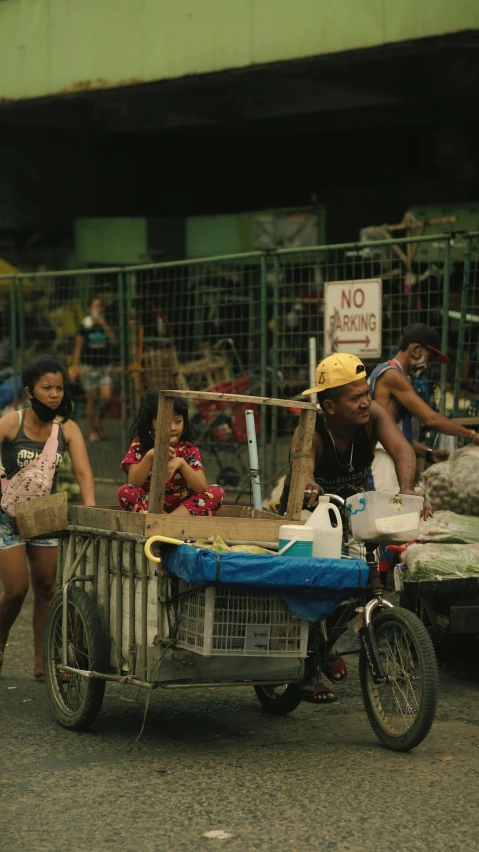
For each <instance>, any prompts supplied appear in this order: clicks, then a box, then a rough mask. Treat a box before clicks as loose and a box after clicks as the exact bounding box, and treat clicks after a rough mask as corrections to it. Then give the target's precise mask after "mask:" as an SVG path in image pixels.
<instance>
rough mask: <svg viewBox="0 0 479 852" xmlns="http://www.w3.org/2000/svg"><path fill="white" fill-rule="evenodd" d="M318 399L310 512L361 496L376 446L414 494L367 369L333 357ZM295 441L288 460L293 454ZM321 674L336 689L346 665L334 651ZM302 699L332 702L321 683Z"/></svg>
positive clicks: (319, 379)
mask: <svg viewBox="0 0 479 852" xmlns="http://www.w3.org/2000/svg"><path fill="white" fill-rule="evenodd" d="M311 393H317V394H318V403H319V407H320V411H319V412H318V414H317V416H316V428H315V432H314V435H313V443H312V448H311V452H310V456H309V464H308V471H307V476H306V486H305V492H304V496H305V505H306V506H307V508H308V509H312V508H313V507H314V506H315V505H316V503H317V498H318V494H320V493H322V492H323V491H324V492H326V493H327V494H337V495H339V496H340V497H343V498H346V497H349V496H351V494H353V493H355V492H357V491H362V490H363V489H364V488H365V486H366V482H367V479H368V476H369V473H370V470H371V464H372V461H373V459H374V450H375V447H376V444H377V442H378V441H380V442H381V444H382V445H383V447H384V448H385V449H386V451H387V452H388V453H390V455H391V457H392V459H393V461H394V466H395V469H396V474H397V478H398V480H399V485H400V491H401V493H402V494H414V480H415V476H416V455H415V453H414V450H413V448H412V446H411V445H410V444H409V443H408V441H407V440H406V438H405V437H404V435H403V434H402V432H401V430H400V428H399V427H398V426H397V424H396V423H395V421H394V419H393V418H392V417H391V415H390V414H389V412H388V411H387V410H386V409H385V408H383V407H382V406H381V405H378V404H377V403H376V402H372V401H371V396H370V393H369V385H368V382H367V379H366V368H365V366H364V364H363V363H362V361H360V360H359V358H356V356H355V355H347V354H343V353H336V354H334V355H329V356H328V358H325V359H324V361H321V363H320V364H318V366H317V368H316V385H315V387H314V388H308V390H305V391H303V394H305V395H306V394H311ZM296 436H297V432H295V434H294V435H293V440H292V444H291V457H292V456H293V455H294V453H295V450H296ZM289 486H290V477H287V478H286V481H285V484H284V489H283V494H282V496H281V502H280V512H281V513H283V514H284V512H285V511H286V505H287V502H288V494H289ZM323 671H324V674H325V675H326V676H327V677H328V678H329V679H330V680H331V681H332V682H333V683H338V682H340V681H341V680H344V678H345V677H346V666H345V663H344V660H343V658H342V657H341V656H339V654H337V653H336V652H335V651H334V650H333V652H332V653H331V654H330V657H329V658H328V660H327V662H326V664H325V665H324V666H323ZM303 699H304V700H307V701H312V702H313V703H316V704H326V703H329V702H331V701H335V700H336V696H335V695H334V693H333V692H332V691H331V690H330V689H329V688H328V687H326V686H325V685H324V684H323V683H322V682H321V681H319V682H318V681H316V682H313V683H311V684H309V685H305V688H304V689H303Z"/></svg>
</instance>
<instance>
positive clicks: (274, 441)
mask: <svg viewBox="0 0 479 852" xmlns="http://www.w3.org/2000/svg"><path fill="white" fill-rule="evenodd" d="M279 294H280V267H279V259H278V256H277V255H275V257H274V266H273V335H272V338H273V339H272V352H271V357H272V367H273V377H272V388H271V393H272V394H273V397H274V398H275V399H278V378H279ZM270 446H271V456H272V457H271V466H270V470H269V471H268V476H267V479H271V478H272V477H273V476H274V474H275V470H276V469H277V456H278V408H277V406H276V405H274V406H273V408H272V409H271V437H270Z"/></svg>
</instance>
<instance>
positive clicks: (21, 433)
mask: <svg viewBox="0 0 479 852" xmlns="http://www.w3.org/2000/svg"><path fill="white" fill-rule="evenodd" d="M22 379H23V386H24V389H25V393H26V395H27V397H28V398H29V400H30V402H31V406H29V407H27V408H26V409H25V411H24V412H23V414H22V417H21V419H20V420H19V418H18V413H17V412H16V411H13V412H11V413H10V414H6V415H5V417H2V418H1V419H0V445H1V447H2V462H3V466H4V468H5V472H6V476H7V479H12V477H13V476H14V475H15V473H16V472H17V471H18V470H19V469H20V468H24V467H27V466H28V464H29V463H30V462H31V461H33V459H35V458H36V457H38V456H39V455H40V453H41V452H42V450H43V447H44V446H45V442H46V441H47V439H48V438H49V437H50V434H51V431H52V422H53V420H54V419H55V417H58V418H59V419H61V421H62V422H61V426H60V428H59V430H58V449H57V459H56V466H57V467H58V466H59V465H60V463H61V460H62V457H63V453H64V451H65V449H66V448H68V451H69V453H70V456H71V460H72V465H73V471H74V473H75V476H76V479H77V481H78V484H79V486H80V492H81V495H82V498H83V502H84V503H85V504H86V505H90V506H93V505H95V484H94V481H93V474H92V471H91V467H90V462H89V460H88V453H87V449H86V446H85V441H84V440H83V436H82V434H81V432H80V429H79V428H78V426H77V425H76V424H75V423H73V422H72V420H71V419H70V416H71V409H72V405H71V399H70V397H69V395H68V393H67V391H66V390H65V376H64V374H63V370H62V367H61V365H60V364H59V363H58V361H55V360H54V359H53V358H50V356H45V357H44V358H40V360H39V361H37V362H35V363H34V364H31V365H30V366H29V367H27V368H26V369H25V371H24V373H23V376H22ZM32 499H35V498H34V497H33V498H32ZM57 551H58V548H57V541H56V539H53V538H51V539H29V540H28V541H24V540H23V539H22V538H21V537H20V536H19V535H18V532H17V530H16V528H15V523H14V519H13V518H12V517H11V516H10V515H9V514H8V513H7V512H5V511H4V510H3V509H0V581H1V583H2V586H3V594H2V595H0V671H1V669H2V665H3V656H4V651H5V645H6V643H7V639H8V634H9V631H10V628H11V627H12V625H13V623H14V622H15V619H16V618H17V616H18V614H19V612H20V610H21V608H22V604H23V601H24V598H25V595H26V593H27V591H28V584H29V571H28V564H27V557H28V563H29V565H30V576H31V581H32V589H33V596H34V608H33V639H34V653H35V662H34V669H33V671H34V677H35V679H36V680H38V681H43V672H42V640H43V631H44V628H45V618H46V614H47V609H48V605H49V603H50V600H51V598H52V597H53V594H54V590H55V580H56V571H57V555H58V554H57Z"/></svg>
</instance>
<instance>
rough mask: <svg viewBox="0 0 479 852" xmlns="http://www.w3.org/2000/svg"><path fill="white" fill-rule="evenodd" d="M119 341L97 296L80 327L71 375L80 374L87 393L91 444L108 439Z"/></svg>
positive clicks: (87, 414)
mask: <svg viewBox="0 0 479 852" xmlns="http://www.w3.org/2000/svg"><path fill="white" fill-rule="evenodd" d="M116 343H117V339H116V334H115V332H114V331H113V329H112V328H110V326H109V325H108V323H107V321H106V319H105V317H104V305H103V302H102V300H101V299H99V298H95V299H93V300H92V301H91V303H90V305H89V308H88V314H87V316H86V317H85V319H84V320H83V322H82V324H81V326H80V328H79V329H78V332H77V336H76V342H75V351H74V353H73V363H72V374H73V375H75V374H77V375H80V378H81V383H82V385H83V389H84V391H85V394H86V416H87V421H88V440H89V441H90V442H92V443H93V442H96V441H101V440H103V439H104V438H106V434H105V431H104V429H103V425H102V421H103V418H104V417H105V414H106V412H107V410H108V406H109V403H110V400H111V392H112V382H111V347H112V346H115V345H116ZM98 395H99V396H100V404H99V408H98V413H96V412H95V407H96V404H97V400H98Z"/></svg>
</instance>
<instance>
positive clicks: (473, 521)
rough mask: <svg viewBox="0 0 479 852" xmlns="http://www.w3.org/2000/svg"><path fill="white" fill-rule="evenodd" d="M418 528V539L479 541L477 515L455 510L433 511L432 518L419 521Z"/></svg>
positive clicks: (467, 542)
mask: <svg viewBox="0 0 479 852" xmlns="http://www.w3.org/2000/svg"><path fill="white" fill-rule="evenodd" d="M419 530H420V532H419V541H444V542H450V543H451V544H470V543H474V542H479V517H472V516H471V515H459V514H457V512H434V515H433V517H432V518H428V519H427V521H421V523H420V525H419Z"/></svg>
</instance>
